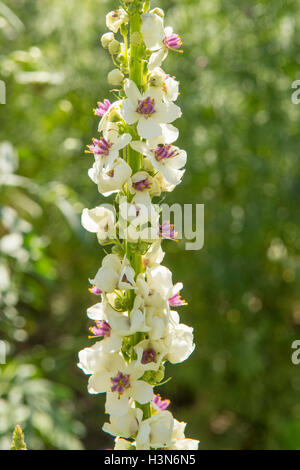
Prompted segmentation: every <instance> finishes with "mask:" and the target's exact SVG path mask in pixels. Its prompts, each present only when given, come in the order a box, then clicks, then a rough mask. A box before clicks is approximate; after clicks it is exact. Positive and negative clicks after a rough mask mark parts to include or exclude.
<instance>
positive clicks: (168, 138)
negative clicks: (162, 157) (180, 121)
mask: <svg viewBox="0 0 300 470" xmlns="http://www.w3.org/2000/svg"><path fill="white" fill-rule="evenodd" d="M160 127H161V129H162V135H163V137H164V140H165V143H166V144H172V143H173V142H175V141H176V140H177V139H178V136H179V130H178V129H177V128H176V127H175V126H173V125H172V124H161V125H160Z"/></svg>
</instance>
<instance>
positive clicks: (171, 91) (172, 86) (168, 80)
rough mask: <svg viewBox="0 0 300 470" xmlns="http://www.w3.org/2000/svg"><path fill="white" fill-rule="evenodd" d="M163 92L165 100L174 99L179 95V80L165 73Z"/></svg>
mask: <svg viewBox="0 0 300 470" xmlns="http://www.w3.org/2000/svg"><path fill="white" fill-rule="evenodd" d="M163 92H164V97H165V100H166V101H176V100H177V98H178V95H179V82H178V81H177V80H175V78H174V77H171V76H170V75H166V76H165V81H164V84H163Z"/></svg>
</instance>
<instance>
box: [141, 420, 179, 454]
mask: <svg viewBox="0 0 300 470" xmlns="http://www.w3.org/2000/svg"><path fill="white" fill-rule="evenodd" d="M173 423H174V418H173V416H172V414H171V413H170V412H169V411H162V412H161V413H157V414H155V415H153V416H151V418H149V419H146V420H144V421H142V422H141V424H140V427H139V431H138V434H137V437H136V449H137V450H149V449H150V448H152V449H161V448H164V447H167V446H168V445H170V444H171V441H172V433H173V425H174V424H173Z"/></svg>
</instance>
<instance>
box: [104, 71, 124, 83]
mask: <svg viewBox="0 0 300 470" xmlns="http://www.w3.org/2000/svg"><path fill="white" fill-rule="evenodd" d="M123 80H124V75H123V73H122V72H121V71H120V70H119V69H113V70H111V71H110V72H109V74H108V75H107V81H108V83H109V84H110V85H114V86H115V85H121V83H122V82H123Z"/></svg>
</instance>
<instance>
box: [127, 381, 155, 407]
mask: <svg viewBox="0 0 300 470" xmlns="http://www.w3.org/2000/svg"><path fill="white" fill-rule="evenodd" d="M131 389H132V398H133V399H134V400H136V401H137V402H139V403H141V404H142V405H143V404H145V403H149V402H150V401H152V398H153V387H151V385H149V384H148V383H146V382H144V381H143V380H137V381H136V382H134V384H133V385H132V387H131Z"/></svg>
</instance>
